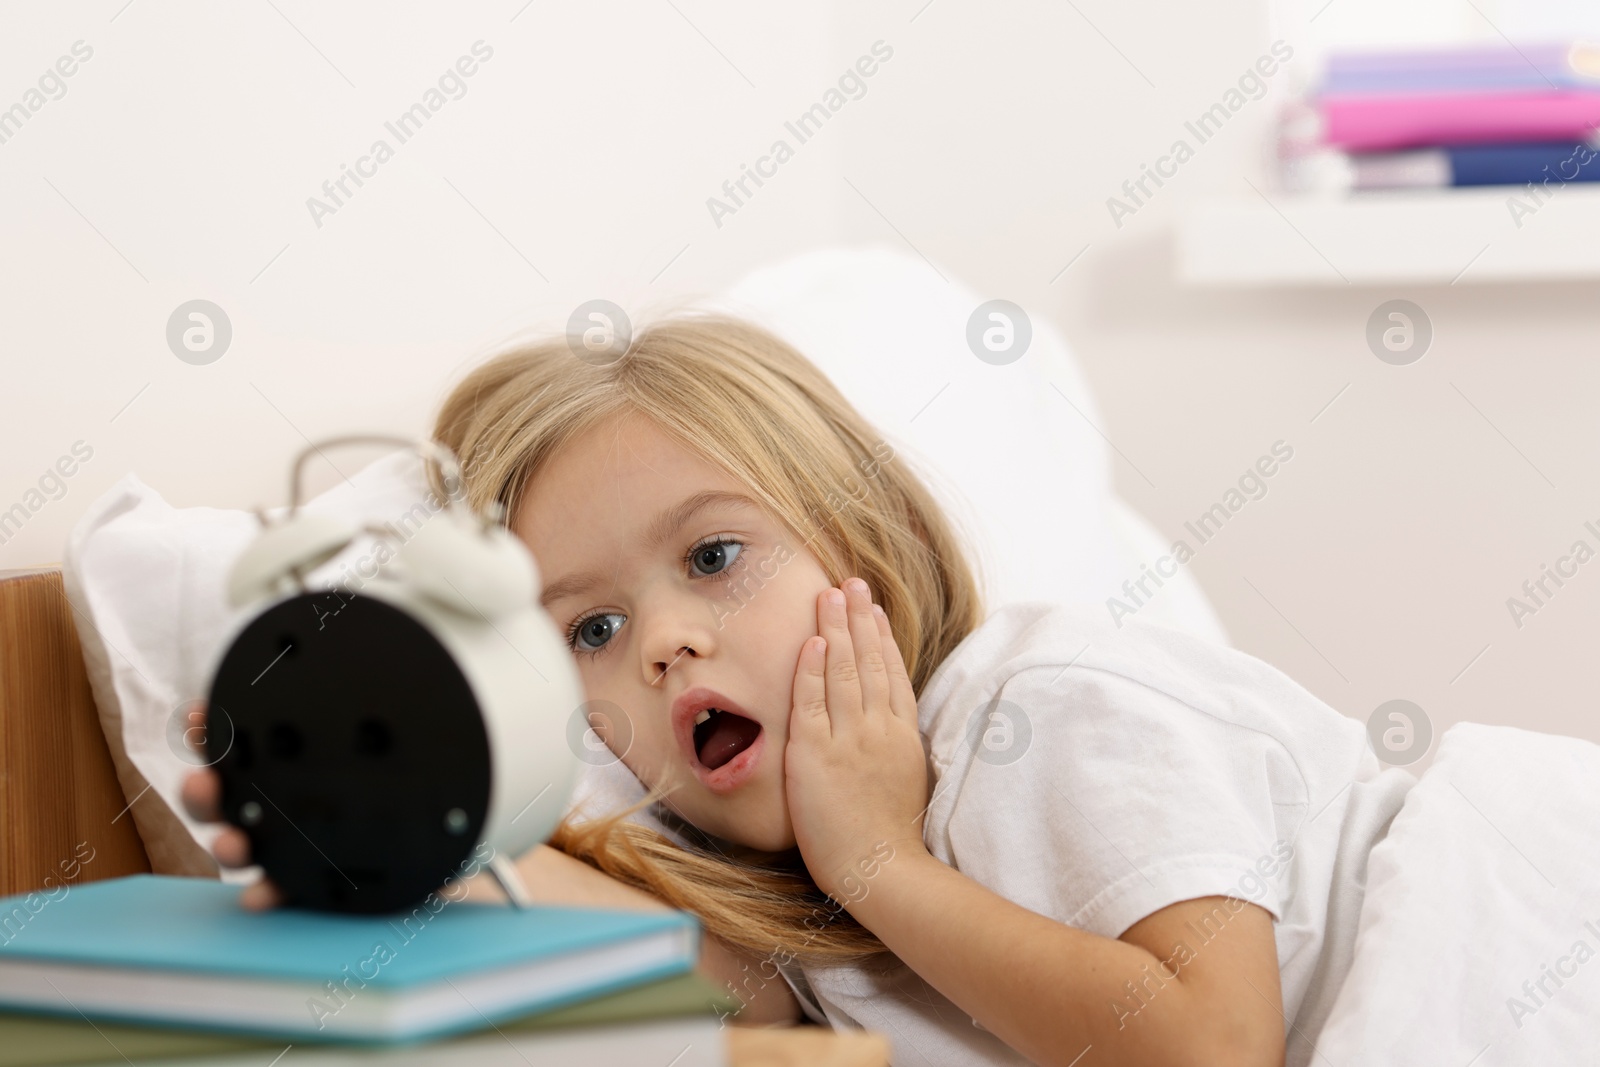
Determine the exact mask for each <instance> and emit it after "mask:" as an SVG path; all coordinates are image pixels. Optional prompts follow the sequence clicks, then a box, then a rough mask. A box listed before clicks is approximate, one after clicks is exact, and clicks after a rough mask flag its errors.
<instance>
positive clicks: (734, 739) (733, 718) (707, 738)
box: [694, 708, 761, 771]
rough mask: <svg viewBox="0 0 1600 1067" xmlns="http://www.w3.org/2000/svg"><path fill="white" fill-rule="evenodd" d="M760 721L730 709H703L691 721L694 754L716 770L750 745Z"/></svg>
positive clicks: (759, 727) (708, 768)
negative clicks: (692, 721) (694, 719)
mask: <svg viewBox="0 0 1600 1067" xmlns="http://www.w3.org/2000/svg"><path fill="white" fill-rule="evenodd" d="M760 733H761V724H760V723H758V722H756V721H755V720H754V719H749V718H746V717H745V716H743V715H739V714H737V713H735V712H731V711H722V710H720V709H718V708H706V709H705V710H704V711H702V712H701V713H700V715H699V717H697V719H696V721H695V724H694V752H695V756H696V757H697V758H698V759H699V760H700V762H701V763H702V764H704V765H705V767H706V769H707V770H712V771H714V770H716V769H717V768H718V767H721V766H722V765H723V764H725V763H727V762H728V761H729V760H731V759H733V758H734V757H735V756H737V755H738V754H739V753H741V752H743V751H744V750H745V749H747V748H749V747H750V746H751V744H753V743H754V742H755V739H756V737H757V735H759V734H760Z"/></svg>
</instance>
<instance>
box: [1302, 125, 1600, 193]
mask: <svg viewBox="0 0 1600 1067" xmlns="http://www.w3.org/2000/svg"><path fill="white" fill-rule="evenodd" d="M1283 176H1284V185H1285V186H1286V187H1287V188H1289V189H1291V190H1293V191H1294V192H1348V191H1352V190H1354V191H1361V190H1374V189H1443V188H1452V187H1465V186H1477V185H1527V184H1529V183H1530V182H1531V183H1533V184H1535V185H1539V186H1554V185H1564V184H1566V183H1567V182H1592V181H1600V144H1597V141H1596V140H1595V139H1593V138H1591V139H1590V140H1588V141H1549V142H1534V143H1530V144H1496V145H1448V146H1444V147H1440V148H1417V149H1410V150H1407V151H1404V152H1336V151H1324V152H1314V153H1310V154H1308V155H1304V156H1297V157H1293V158H1289V159H1286V160H1285V161H1284V166H1283Z"/></svg>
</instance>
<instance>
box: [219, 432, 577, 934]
mask: <svg viewBox="0 0 1600 1067" xmlns="http://www.w3.org/2000/svg"><path fill="white" fill-rule="evenodd" d="M352 443H402V444H405V445H415V446H416V447H417V448H418V450H419V451H420V452H421V453H422V455H423V457H424V458H425V459H426V460H428V461H429V462H431V463H432V464H433V465H434V467H435V469H436V470H437V473H438V480H439V484H440V485H442V486H443V487H444V489H445V496H446V502H445V503H444V504H443V505H442V506H439V507H437V508H436V510H434V512H433V513H432V514H431V515H430V516H429V517H428V518H427V519H426V520H424V521H423V522H422V523H421V524H420V525H419V526H417V528H416V529H415V531H414V532H413V533H411V534H410V536H408V537H404V539H403V540H402V538H401V533H400V531H399V530H397V529H394V528H391V527H377V526H372V527H362V526H359V525H358V524H355V523H353V522H350V521H348V520H343V519H339V518H335V517H333V516H330V515H326V514H318V513H308V512H305V511H303V510H302V509H301V507H300V482H301V471H302V468H303V466H304V464H305V462H306V460H307V458H309V456H311V455H313V454H320V453H321V450H322V449H324V448H328V447H332V446H334V445H343V444H352ZM464 495H465V493H464V481H463V478H462V473H461V467H460V464H459V462H458V461H457V459H456V457H455V455H454V454H453V453H452V452H451V451H450V450H449V449H448V448H446V447H445V446H443V445H441V444H439V443H438V442H434V441H423V442H412V441H409V440H405V439H396V438H389V437H384V436H376V435H361V436H350V437H340V438H334V439H332V440H328V441H323V442H320V443H318V444H314V445H312V446H310V447H309V448H307V449H306V450H305V451H303V452H302V453H301V454H300V456H299V457H298V458H297V460H296V462H295V465H294V473H293V476H292V478H291V503H290V506H289V509H288V512H287V515H286V516H285V517H284V518H282V519H281V520H280V521H270V520H268V519H267V518H266V517H265V516H264V515H262V516H261V518H262V522H263V529H262V531H261V534H260V535H259V536H258V537H257V538H256V539H255V541H253V542H252V543H251V544H250V545H248V546H247V547H246V548H245V550H244V551H243V552H242V553H241V554H240V556H239V557H238V559H237V560H236V561H235V563H234V565H233V568H232V570H231V572H230V575H229V582H228V598H229V601H230V602H231V604H232V605H233V606H234V607H235V608H239V609H243V611H242V618H243V621H242V622H241V623H239V624H238V625H237V627H236V629H235V630H234V632H233V633H232V634H231V635H230V636H229V637H228V639H227V640H226V641H225V642H224V643H223V648H222V651H221V653H220V655H219V656H218V658H217V660H216V662H215V664H214V668H213V671H212V674H211V685H210V694H209V700H208V704H207V714H208V723H207V730H206V747H207V752H206V756H207V758H208V760H209V761H210V762H211V763H212V766H213V767H214V769H215V771H216V773H217V774H218V776H219V777H220V779H221V786H222V790H221V792H222V801H221V807H222V814H223V817H224V818H225V819H226V820H227V821H228V822H230V823H232V824H234V825H235V826H238V827H240V828H241V829H242V830H243V831H244V833H245V834H246V835H247V836H248V837H249V840H250V854H251V858H252V860H253V861H254V862H255V863H257V864H259V865H260V866H261V868H262V870H263V871H264V873H265V875H266V877H268V878H269V879H271V880H272V882H273V883H274V884H275V885H277V886H278V887H279V889H280V890H281V891H282V893H283V896H284V898H285V902H286V903H287V904H288V905H289V906H298V907H304V908H310V909H317V910H326V911H339V912H361V913H381V912H392V911H399V910H402V909H407V908H411V907H414V906H415V905H417V904H418V903H420V902H421V901H423V900H424V899H425V898H427V897H428V895H429V894H431V893H433V892H435V891H436V890H438V889H439V888H440V887H442V886H443V885H445V884H446V882H447V881H448V880H449V879H451V878H453V877H458V876H460V875H462V874H463V873H464V872H465V871H466V868H467V867H468V865H469V864H471V865H472V866H473V867H474V869H476V866H477V865H480V864H482V863H483V858H484V856H485V855H487V856H488V857H489V859H488V862H487V866H488V869H489V870H490V871H491V872H492V873H493V875H494V876H495V877H496V878H497V879H498V880H499V882H500V884H501V885H502V886H503V887H504V889H505V891H506V895H507V897H508V898H509V899H510V900H511V901H512V903H513V904H515V905H519V906H526V905H527V903H528V897H527V894H526V891H525V889H524V887H523V886H522V883H521V881H520V880H519V879H518V877H517V874H516V868H515V865H514V862H513V861H514V860H515V858H516V857H517V856H519V855H521V854H522V853H523V852H525V851H526V850H527V849H529V848H531V847H533V846H534V845H537V844H540V843H541V842H543V841H545V840H546V839H548V837H549V835H550V833H551V832H552V830H553V829H554V828H555V826H556V824H557V823H558V822H559V821H560V818H561V816H562V814H563V813H564V812H565V810H566V807H567V804H568V802H569V801H570V799H571V796H572V790H573V788H574V786H575V784H576V781H577V775H578V771H579V769H580V767H581V760H580V759H579V757H578V755H577V753H575V752H574V751H573V750H572V748H571V747H570V746H569V744H568V742H567V727H568V723H569V721H570V720H571V717H572V715H573V713H574V711H575V709H578V708H579V707H580V706H581V704H582V702H583V690H582V683H581V681H580V679H579V677H578V674H577V670H576V667H575V665H574V663H573V661H572V656H571V653H570V652H569V650H568V648H567V644H566V642H565V640H564V639H563V638H562V636H561V634H560V633H559V631H558V630H557V628H556V625H555V623H554V622H553V621H552V620H551V619H550V617H549V616H548V615H547V614H545V612H544V611H543V610H542V609H541V608H540V607H539V606H538V603H537V594H538V591H539V572H538V568H537V565H536V564H535V562H534V559H533V557H532V555H530V554H529V552H528V550H527V548H526V547H525V546H524V545H523V544H522V543H521V542H520V541H519V540H518V539H517V538H516V537H515V536H513V535H512V534H511V533H510V532H509V531H508V530H507V529H506V528H505V526H504V525H503V524H502V523H501V521H500V520H501V518H502V516H503V512H502V511H501V510H500V509H499V507H498V505H497V506H496V509H495V513H494V514H492V515H488V516H483V515H479V514H476V513H474V512H473V511H472V510H471V509H470V508H469V507H468V506H467V505H466V503H465V501H464ZM430 503H437V501H436V500H433V501H430ZM258 515H260V513H259V512H258ZM364 530H365V531H367V532H371V533H374V534H378V535H380V536H382V537H386V538H388V539H389V540H390V541H395V542H398V543H397V544H395V545H394V550H393V554H392V558H391V559H390V560H389V561H388V562H386V563H385V564H384V565H383V567H382V568H380V570H379V572H378V574H377V576H376V577H374V578H372V579H369V580H366V581H364V582H362V583H361V584H360V586H359V588H358V589H351V588H330V589H312V588H308V587H307V584H306V575H307V574H308V572H310V571H312V570H314V569H315V568H316V567H317V566H319V565H320V564H322V563H325V562H327V561H328V560H330V559H332V558H333V557H334V556H336V555H337V554H338V553H339V552H340V551H341V550H342V549H344V548H345V547H346V546H347V545H349V544H350V543H351V542H352V541H353V540H354V539H355V538H356V537H357V536H359V535H360V534H361V533H362V532H363V531H364Z"/></svg>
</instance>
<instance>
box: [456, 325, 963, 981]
mask: <svg viewBox="0 0 1600 1067" xmlns="http://www.w3.org/2000/svg"><path fill="white" fill-rule="evenodd" d="M619 414H640V415H643V416H645V417H647V418H649V419H651V420H653V422H654V423H655V424H656V425H657V426H659V427H660V428H661V430H662V431H663V432H664V433H666V434H667V435H668V436H670V437H671V438H673V439H674V440H676V441H677V442H679V443H680V444H681V445H682V446H683V447H684V448H686V449H687V450H689V451H691V452H692V453H694V454H696V455H698V456H700V457H703V458H704V459H705V460H706V461H707V462H708V463H710V464H712V465H713V466H716V467H717V468H719V469H721V470H723V471H726V472H727V473H728V474H729V475H730V476H731V477H733V478H735V479H737V480H738V481H739V482H741V483H742V484H743V485H745V486H746V487H748V489H749V491H750V493H751V494H752V495H753V496H754V497H755V498H756V499H757V500H759V501H760V502H762V503H763V504H764V505H765V507H766V508H767V509H768V510H769V511H770V513H771V514H772V515H774V516H775V517H777V518H778V519H779V520H780V521H782V522H783V523H784V524H785V525H786V526H787V527H788V528H789V529H790V530H791V531H792V532H793V533H794V535H795V536H796V537H797V538H799V539H800V540H801V541H803V542H805V543H806V544H807V545H808V547H809V548H810V550H811V551H812V552H813V554H814V555H815V556H816V557H817V559H818V560H819V561H820V563H821V565H822V567H823V569H824V570H825V572H826V573H827V575H828V578H829V580H830V581H831V582H833V583H835V584H837V583H839V582H841V581H843V580H844V579H845V578H847V577H849V576H850V575H852V574H855V575H860V576H861V577H862V578H863V579H864V580H865V581H866V582H867V584H868V586H869V587H870V588H871V589H872V590H873V591H874V593H875V596H876V599H877V601H878V603H880V604H881V605H882V606H883V609H884V612H885V613H886V614H887V615H888V618H889V622H890V625H891V626H892V628H893V631H894V634H895V640H896V643H897V645H898V647H899V648H900V650H901V654H902V656H903V657H904V659H905V664H906V670H907V673H908V674H909V675H910V677H911V684H912V688H913V690H914V691H915V692H916V693H917V695H918V696H919V697H920V696H921V693H922V690H923V687H924V686H925V685H926V683H927V681H928V678H929V676H930V675H931V674H932V673H933V670H934V669H935V668H936V667H937V666H938V665H939V663H940V662H942V661H943V660H944V659H945V658H946V657H947V656H948V655H949V654H950V653H951V651H953V650H954V649H955V647H956V645H958V644H959V643H960V642H961V641H962V639H963V638H965V637H966V636H967V635H968V634H969V633H971V632H972V631H973V630H974V629H975V628H976V627H977V626H978V625H979V623H981V622H982V620H983V604H982V595H981V592H980V590H979V587H978V583H977V581H976V579H975V577H974V573H973V571H972V570H971V569H970V567H969V565H968V562H967V560H966V559H965V556H964V552H963V550H962V546H961V543H960V542H959V541H958V540H957V537H956V532H955V529H954V528H953V526H952V525H951V523H950V522H949V520H947V518H946V517H945V515H944V514H943V512H942V510H941V508H940V507H939V505H938V503H937V501H936V500H935V498H934V497H933V496H932V494H931V493H930V492H929V491H928V489H927V487H926V486H925V485H924V484H923V483H922V482H921V481H920V480H919V479H918V478H917V476H916V474H915V473H914V472H913V471H911V470H910V469H908V467H907V464H906V463H905V462H903V461H898V462H897V461H896V459H895V457H894V453H893V450H892V448H889V446H888V445H887V443H886V442H884V441H883V440H882V439H881V438H880V437H879V436H878V435H877V434H876V433H875V432H874V431H873V429H872V427H871V425H870V424H869V423H868V422H867V421H866V419H864V418H863V417H862V416H861V415H860V413H858V412H857V411H856V409H855V408H854V407H853V406H851V404H850V402H849V401H847V400H846V399H845V398H844V396H843V395H842V394H841V393H840V392H839V390H838V389H837V388H836V387H835V386H834V384H833V383H832V382H831V381H829V380H828V378H827V376H826V375H824V374H823V373H822V372H821V371H820V370H819V369H818V368H817V367H816V366H815V365H814V364H812V363H811V362H810V361H809V360H807V359H806V358H805V357H804V356H802V355H801V354H800V353H799V352H797V351H796V350H795V349H794V348H792V347H790V346H789V345H788V344H786V343H785V342H783V341H782V340H780V339H779V338H777V337H775V336H774V335H773V334H771V333H770V332H768V331H766V330H764V329H762V328H760V327H758V326H756V325H753V324H752V323H749V322H746V321H743V320H740V319H737V318H733V317H729V316H725V315H717V314H708V313H687V314H679V315H676V316H672V317H668V318H665V319H662V320H660V321H658V322H655V323H653V324H651V325H649V326H647V327H645V328H643V329H641V330H639V331H638V332H637V333H636V335H635V336H634V338H633V340H632V343H631V345H630V346H629V348H628V350H627V352H626V354H625V355H624V356H623V357H622V358H621V359H619V360H617V361H615V362H613V363H610V364H606V365H596V364H594V363H591V362H588V361H586V360H584V359H580V358H578V357H577V356H576V355H574V353H573V351H571V350H570V349H569V347H568V344H567V339H566V337H565V336H560V335H558V336H556V337H554V338H550V339H547V340H542V341H537V342H534V343H530V344H525V345H521V346H519V347H516V348H513V349H511V350H509V351H506V352H504V353H502V354H500V355H498V356H495V357H494V358H492V359H490V360H488V361H487V362H485V363H483V364H481V365H480V366H478V367H476V368H474V369H473V370H472V371H471V372H469V373H468V374H467V376H466V377H465V378H464V379H463V380H462V381H461V382H460V383H459V384H458V385H457V386H456V387H455V388H454V389H453V390H452V391H451V393H450V395H449V397H448V398H447V399H446V400H445V402H444V405H443V407H442V408H441V409H440V412H439V415H438V418H437V421H436V424H435V429H434V437H435V439H436V440H438V441H440V442H441V443H443V444H445V445H448V446H449V447H450V448H451V449H452V450H454V452H455V453H456V455H457V456H459V457H461V460H462V463H463V468H464V470H465V472H466V478H465V481H466V496H467V500H468V502H469V503H470V504H471V505H472V506H473V507H474V508H477V509H479V510H487V509H489V508H491V506H492V505H493V504H494V503H498V504H500V505H501V506H502V507H503V508H504V515H505V516H508V517H510V516H515V515H516V514H517V508H518V505H519V503H520V500H521V496H522V493H523V490H524V487H525V486H526V485H527V484H528V481H529V479H530V478H531V477H532V476H533V475H534V474H535V473H536V472H538V471H539V470H540V469H541V468H542V467H543V466H544V465H545V464H546V463H548V462H549V461H550V459H551V458H552V457H553V456H555V455H556V454H557V453H558V452H559V451H560V450H561V449H562V448H563V447H564V446H565V445H566V444H568V443H569V442H571V441H573V440H574V439H576V438H577V437H578V436H579V435H581V434H582V433H584V432H585V431H586V430H587V429H589V428H590V427H592V426H595V425H597V424H599V423H601V422H603V421H605V420H607V419H609V418H611V417H612V416H615V415H619ZM885 450H887V451H888V453H889V458H888V459H885V458H884V451H885ZM819 535H820V536H819ZM797 654H798V651H797ZM664 795H665V794H664V793H662V792H661V791H660V790H659V789H652V790H650V792H649V794H648V795H647V796H646V797H645V798H644V799H643V800H641V801H639V802H638V803H637V804H634V805H633V806H632V807H630V808H628V809H626V810H624V811H619V812H614V813H611V814H609V815H608V816H606V817H604V818H599V819H595V820H590V821H584V822H581V823H577V824H574V823H573V822H572V821H571V820H570V819H567V820H563V822H562V823H561V824H560V825H559V826H558V827H557V828H556V831H555V832H554V834H553V835H552V837H551V838H550V841H549V843H550V845H551V846H552V847H555V848H558V849H560V850H561V851H563V852H566V853H568V854H570V855H572V856H575V857H577V858H579V859H581V860H584V861H585V862H587V863H589V864H590V865H592V866H594V867H596V868H598V869H600V870H601V871H604V872H605V873H607V874H609V875H611V876H613V877H615V878H617V879H618V880H620V881H623V882H626V883H628V884H631V885H635V886H638V887H640V888H643V889H646V890H648V891H649V892H651V893H653V894H654V895H655V896H657V897H659V898H660V899H662V900H664V901H665V902H666V903H668V904H670V905H672V906H673V907H676V908H680V909H683V910H686V911H689V912H692V913H694V914H695V915H696V916H697V917H698V918H699V919H700V921H701V922H702V924H703V926H704V927H705V929H706V931H707V932H708V933H710V934H712V935H713V936H715V937H718V938H720V939H721V940H723V941H724V942H726V943H728V944H729V945H732V946H735V947H737V948H740V949H743V950H745V951H746V952H748V953H751V954H757V955H762V954H783V955H786V956H788V957H790V958H793V959H797V960H799V961H801V962H804V963H813V964H828V963H841V962H849V961H856V960H864V959H870V958H871V957H873V956H876V955H878V954H879V953H882V952H884V951H885V949H884V947H883V945H882V943H881V942H879V941H878V939H877V938H876V937H874V936H873V935H872V934H871V932H870V931H868V930H866V929H865V928H864V927H862V926H861V925H860V924H859V923H858V922H856V921H855V919H854V918H853V917H852V916H851V915H850V914H849V913H848V912H847V911H844V910H843V909H842V907H841V906H840V905H838V904H837V903H835V902H833V901H831V900H830V899H829V898H828V897H827V896H825V895H824V894H823V893H822V892H821V890H820V889H818V887H817V886H816V884H815V882H813V881H812V879H811V877H810V875H809V874H808V873H807V872H806V869H805V865H804V863H803V862H802V861H801V859H800V857H799V853H798V850H791V853H792V855H791V854H782V855H780V856H778V857H773V856H772V855H770V854H765V853H753V852H751V851H749V850H744V849H741V848H739V847H737V846H735V847H729V846H730V844H731V843H728V842H718V841H715V840H713V839H711V838H710V837H709V836H708V835H704V834H700V833H699V832H698V831H697V830H696V829H695V828H694V827H692V826H690V825H689V824H688V823H687V822H684V821H683V820H681V819H678V818H676V817H675V816H674V815H673V814H672V813H670V812H668V811H667V810H666V809H665V807H664V806H663V805H661V804H659V803H658V802H659V801H660V800H661V799H662V797H663V796H664ZM650 804H655V805H656V807H657V809H658V811H657V814H658V815H660V817H662V819H663V821H664V822H666V823H667V824H668V825H672V826H674V827H675V828H676V829H678V830H680V831H682V832H683V834H684V836H685V838H686V839H687V840H689V841H690V842H691V847H690V848H687V849H686V848H683V847H681V846H679V845H678V844H676V843H675V842H673V841H671V840H669V839H668V838H666V837H664V836H662V835H661V834H659V833H657V832H655V831H654V830H652V829H650V828H647V827H645V826H641V825H639V824H637V823H634V822H631V821H627V817H628V816H629V815H631V814H633V813H634V812H636V811H638V810H639V809H641V808H643V807H645V806H646V805H650ZM819 920H820V921H819Z"/></svg>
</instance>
